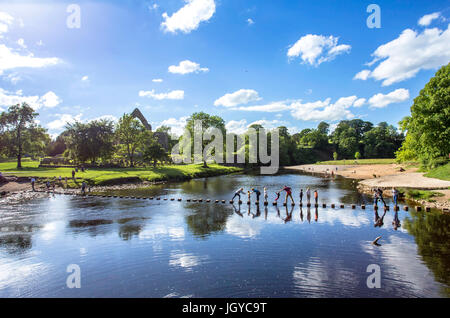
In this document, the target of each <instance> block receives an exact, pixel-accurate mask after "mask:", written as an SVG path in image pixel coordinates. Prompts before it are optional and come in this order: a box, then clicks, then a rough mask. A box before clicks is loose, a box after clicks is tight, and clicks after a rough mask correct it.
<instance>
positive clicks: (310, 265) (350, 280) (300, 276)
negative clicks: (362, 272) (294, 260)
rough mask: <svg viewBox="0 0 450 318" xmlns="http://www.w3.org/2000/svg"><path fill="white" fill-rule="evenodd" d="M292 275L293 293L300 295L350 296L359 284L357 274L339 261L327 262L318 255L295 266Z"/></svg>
mask: <svg viewBox="0 0 450 318" xmlns="http://www.w3.org/2000/svg"><path fill="white" fill-rule="evenodd" d="M292 276H293V280H294V286H295V289H296V291H295V293H296V294H299V295H300V296H302V297H333V296H340V297H342V296H345V295H349V296H350V295H353V294H354V292H355V291H356V288H357V287H358V284H359V278H358V277H357V275H356V274H355V273H353V272H352V271H350V270H348V269H345V268H343V265H342V264H340V262H336V261H333V262H332V263H329V262H328V261H327V260H324V259H320V258H318V257H312V258H310V259H309V260H308V261H307V262H306V263H303V264H300V265H297V266H295V267H294V272H293V274H292Z"/></svg>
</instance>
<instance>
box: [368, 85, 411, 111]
mask: <svg viewBox="0 0 450 318" xmlns="http://www.w3.org/2000/svg"><path fill="white" fill-rule="evenodd" d="M407 99H409V91H408V90H407V89H404V88H399V89H396V90H395V91H392V92H390V93H389V94H386V95H384V94H381V93H379V94H376V95H373V96H372V97H371V98H370V99H369V105H370V107H375V108H383V107H386V106H388V105H389V104H393V103H401V102H404V101H405V100H407Z"/></svg>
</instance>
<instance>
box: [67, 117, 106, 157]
mask: <svg viewBox="0 0 450 318" xmlns="http://www.w3.org/2000/svg"><path fill="white" fill-rule="evenodd" d="M64 135H65V137H64V140H65V143H66V146H67V148H68V154H69V157H71V158H72V159H73V160H75V161H76V162H86V161H91V162H92V163H95V162H97V159H103V160H106V159H109V158H110V157H111V155H112V153H113V150H114V123H113V122H112V121H111V120H106V119H102V120H94V121H91V122H88V123H81V122H74V123H69V124H67V126H66V131H65V132H64Z"/></svg>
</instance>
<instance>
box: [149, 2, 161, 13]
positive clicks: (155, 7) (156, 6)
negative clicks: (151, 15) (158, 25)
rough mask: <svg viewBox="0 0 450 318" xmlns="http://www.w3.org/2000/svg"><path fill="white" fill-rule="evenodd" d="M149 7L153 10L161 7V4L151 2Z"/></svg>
mask: <svg viewBox="0 0 450 318" xmlns="http://www.w3.org/2000/svg"><path fill="white" fill-rule="evenodd" d="M147 8H148V10H149V11H153V10H156V9H158V8H159V5H158V4H156V3H153V4H149V5H148V6H147Z"/></svg>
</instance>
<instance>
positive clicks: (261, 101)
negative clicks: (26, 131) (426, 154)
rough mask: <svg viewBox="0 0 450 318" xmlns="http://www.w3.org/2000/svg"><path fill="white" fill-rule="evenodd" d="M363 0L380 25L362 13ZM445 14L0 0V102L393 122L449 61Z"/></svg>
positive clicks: (238, 2) (287, 4)
mask: <svg viewBox="0 0 450 318" xmlns="http://www.w3.org/2000/svg"><path fill="white" fill-rule="evenodd" d="M371 3H376V4H377V5H378V6H379V8H380V10H381V11H380V18H381V28H369V27H368V26H367V23H366V20H367V18H368V17H369V16H370V15H371V13H372V12H369V13H368V12H367V11H366V9H367V7H368V5H369V4H371ZM70 4H76V5H77V10H78V9H79V10H80V11H79V12H80V15H79V17H80V19H79V22H80V24H79V28H78V27H77V26H78V25H75V26H76V27H75V28H70V27H68V19H69V20H70V22H71V23H72V24H73V23H75V24H76V22H77V21H78V20H76V19H75V20H73V19H72V18H73V14H74V13H76V11H77V10H76V11H72V10H69V12H68V6H69V5H70ZM449 18H450V1H417V0H415V1H413V0H411V1H403V0H402V1H400V0H399V1H376V2H374V1H344V0H340V1H337V0H329V1H326V0H319V1H300V0H299V1H283V0H277V1H261V0H245V1H243V0H165V1H162V0H149V1H139V0H128V1H123V0H122V1H93V0H91V1H76V0H72V1H60V0H58V1H7V0H6V1H2V3H1V4H0V109H3V110H5V109H6V108H7V107H8V106H10V104H11V103H16V102H21V101H27V102H29V103H30V104H31V105H32V106H33V107H34V108H36V109H37V111H38V112H39V114H40V116H39V121H40V124H41V125H42V126H44V127H46V128H48V129H49V132H50V133H51V134H52V135H54V136H55V135H57V134H58V133H60V132H61V131H62V130H63V128H64V125H65V123H66V122H70V121H73V120H75V119H77V120H81V121H88V120H92V119H96V118H100V117H104V116H107V117H109V118H112V119H117V118H119V117H120V116H121V115H122V114H123V113H127V112H131V111H132V110H133V109H134V108H135V107H139V108H140V109H141V111H142V112H143V113H144V115H145V116H146V117H147V119H148V120H149V121H150V122H151V124H152V125H153V127H154V128H156V127H158V126H160V125H161V124H166V125H169V126H172V127H173V131H174V132H176V133H179V132H180V128H181V127H182V126H183V123H184V120H185V119H186V117H188V116H189V115H190V114H192V113H193V112H198V111H205V112H207V113H210V114H216V115H219V116H221V117H222V118H223V119H224V120H225V121H226V123H227V127H228V128H229V130H233V131H235V132H241V131H243V130H244V129H245V128H246V127H247V126H248V125H250V124H251V123H254V122H259V123H262V124H263V126H265V127H267V128H273V127H276V126H280V125H284V126H287V127H288V128H289V130H290V132H291V133H295V132H297V131H300V130H301V129H303V128H311V127H316V126H317V124H318V123H319V122H320V121H322V120H323V121H327V122H329V123H330V124H336V123H337V122H338V121H339V120H342V119H351V118H361V119H364V120H369V121H372V122H374V123H378V122H380V121H387V122H388V123H390V124H393V125H397V123H398V121H399V120H401V119H402V118H403V117H404V116H406V115H409V108H410V106H411V104H412V102H413V99H414V97H415V96H417V95H418V93H419V91H420V89H421V88H423V86H424V85H425V84H426V83H427V82H428V80H429V78H430V77H432V76H433V74H434V73H435V72H436V70H437V69H438V68H439V67H440V66H442V65H445V64H447V63H449V62H450V30H449V21H450V20H449ZM74 21H75V22H74ZM69 24H70V23H69ZM72 26H73V25H72ZM371 62H373V63H371Z"/></svg>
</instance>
